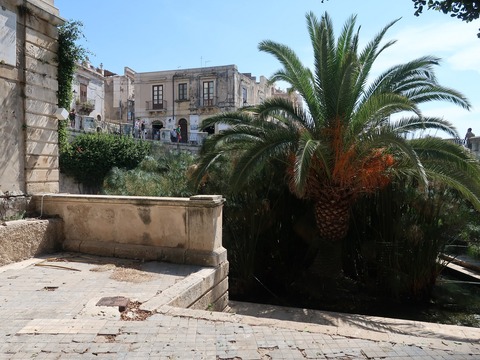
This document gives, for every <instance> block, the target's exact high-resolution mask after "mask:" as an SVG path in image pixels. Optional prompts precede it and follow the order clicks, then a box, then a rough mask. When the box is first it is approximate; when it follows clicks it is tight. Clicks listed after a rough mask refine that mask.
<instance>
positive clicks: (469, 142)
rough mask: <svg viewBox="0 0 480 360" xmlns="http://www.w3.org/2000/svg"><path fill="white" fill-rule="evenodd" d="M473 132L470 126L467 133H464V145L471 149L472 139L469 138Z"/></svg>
mask: <svg viewBox="0 0 480 360" xmlns="http://www.w3.org/2000/svg"><path fill="white" fill-rule="evenodd" d="M474 136H475V134H474V133H473V132H472V128H468V130H467V133H466V134H465V140H464V141H465V145H466V146H467V148H469V149H470V150H472V140H471V138H472V137H474Z"/></svg>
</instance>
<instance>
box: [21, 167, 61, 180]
mask: <svg viewBox="0 0 480 360" xmlns="http://www.w3.org/2000/svg"><path fill="white" fill-rule="evenodd" d="M25 179H26V180H27V182H40V183H43V182H54V181H55V182H58V179H59V170H58V169H48V170H44V169H27V170H26V171H25Z"/></svg>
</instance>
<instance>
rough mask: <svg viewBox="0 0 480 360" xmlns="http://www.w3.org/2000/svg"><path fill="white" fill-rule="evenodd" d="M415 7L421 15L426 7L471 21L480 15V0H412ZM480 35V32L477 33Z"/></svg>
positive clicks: (416, 13) (417, 13) (416, 12)
mask: <svg viewBox="0 0 480 360" xmlns="http://www.w3.org/2000/svg"><path fill="white" fill-rule="evenodd" d="M412 1H413V4H414V7H415V9H416V10H415V15H417V16H419V15H420V14H421V13H422V11H423V9H424V7H425V6H426V7H427V9H428V10H430V9H433V10H437V11H441V12H443V13H444V14H450V16H451V17H456V18H457V19H460V20H462V21H466V22H470V21H473V20H476V19H478V17H479V16H480V1H476V0H460V1H453V0H440V1H438V0H428V1H427V0H412ZM477 36H478V37H480V32H479V33H478V34H477Z"/></svg>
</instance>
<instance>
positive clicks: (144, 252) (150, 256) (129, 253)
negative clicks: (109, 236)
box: [115, 244, 158, 261]
mask: <svg viewBox="0 0 480 360" xmlns="http://www.w3.org/2000/svg"><path fill="white" fill-rule="evenodd" d="M115 257H119V258H124V259H135V260H144V261H155V260H157V258H158V250H157V249H156V248H155V247H153V246H144V245H129V244H116V245H115Z"/></svg>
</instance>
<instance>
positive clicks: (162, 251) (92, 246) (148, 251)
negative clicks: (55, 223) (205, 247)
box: [63, 240, 227, 267]
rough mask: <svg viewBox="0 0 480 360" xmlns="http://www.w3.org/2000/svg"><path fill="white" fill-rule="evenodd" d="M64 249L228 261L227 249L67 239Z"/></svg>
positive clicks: (172, 259)
mask: <svg viewBox="0 0 480 360" xmlns="http://www.w3.org/2000/svg"><path fill="white" fill-rule="evenodd" d="M63 250H65V251H73V252H81V253H84V254H90V255H99V256H111V257H118V258H123V259H135V260H144V261H165V262H171V263H175V264H189V265H201V266H212V267H216V266H219V265H220V264H221V263H223V262H225V261H227V250H226V249H225V248H223V247H222V248H219V249H216V250H215V251H195V250H185V249H181V248H167V247H158V246H148V245H135V244H118V243H113V242H99V241H89V240H85V241H81V240H65V241H64V243H63Z"/></svg>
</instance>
